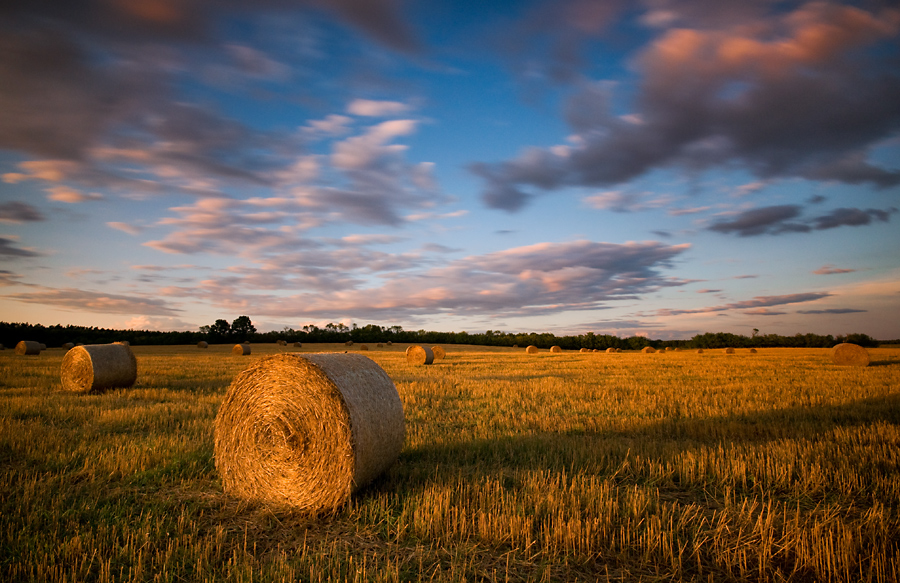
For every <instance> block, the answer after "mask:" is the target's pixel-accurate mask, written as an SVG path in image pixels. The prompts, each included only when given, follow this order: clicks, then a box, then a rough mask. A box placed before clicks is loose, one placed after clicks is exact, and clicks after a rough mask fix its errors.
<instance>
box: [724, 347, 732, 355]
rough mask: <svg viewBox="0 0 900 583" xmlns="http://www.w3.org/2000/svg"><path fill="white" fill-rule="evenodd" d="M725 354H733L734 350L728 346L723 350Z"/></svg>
mask: <svg viewBox="0 0 900 583" xmlns="http://www.w3.org/2000/svg"><path fill="white" fill-rule="evenodd" d="M725 354H734V348H732V347H731V346H729V347H728V348H726V349H725Z"/></svg>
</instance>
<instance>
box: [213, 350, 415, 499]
mask: <svg viewBox="0 0 900 583" xmlns="http://www.w3.org/2000/svg"><path fill="white" fill-rule="evenodd" d="M404 425H405V423H404V418H403V404H402V403H401V402H400V396H399V394H398V393H397V387H396V386H395V385H394V383H393V381H391V379H390V377H388V375H387V373H385V372H384V370H383V369H382V368H381V367H380V366H378V365H377V364H376V363H375V362H374V361H372V360H370V359H369V358H367V357H365V356H363V355H361V354H355V353H334V352H332V353H315V354H304V355H302V356H301V355H299V354H290V353H285V354H278V355H275V356H268V357H264V358H260V359H259V360H258V361H257V362H256V363H254V364H253V365H252V366H251V367H250V368H248V369H247V370H245V371H243V372H242V373H240V374H239V375H238V376H236V377H235V379H234V380H233V382H232V383H231V386H230V387H229V388H228V391H227V392H226V394H225V397H224V399H223V400H222V405H221V407H220V408H219V413H218V415H216V422H215V437H214V440H215V446H214V447H215V461H216V469H217V470H218V472H219V475H220V476H221V478H222V482H223V485H224V489H225V492H226V493H227V494H230V495H233V496H237V497H240V498H244V499H249V500H258V501H262V502H264V503H268V504H272V505H277V506H288V507H292V508H294V509H297V510H301V511H304V512H306V513H310V514H321V513H326V512H330V511H334V510H336V509H337V508H339V507H340V506H342V505H343V504H344V503H345V502H347V500H348V499H349V497H350V495H351V494H352V493H353V492H355V491H357V490H359V489H360V488H362V487H363V486H364V485H366V484H367V483H369V482H370V481H372V480H373V479H375V478H376V477H378V476H379V475H380V474H381V473H383V472H384V471H385V470H387V469H388V468H389V467H390V466H391V464H393V463H394V461H395V460H396V459H397V456H398V455H399V454H400V450H401V449H402V448H403V440H404V434H405V427H404Z"/></svg>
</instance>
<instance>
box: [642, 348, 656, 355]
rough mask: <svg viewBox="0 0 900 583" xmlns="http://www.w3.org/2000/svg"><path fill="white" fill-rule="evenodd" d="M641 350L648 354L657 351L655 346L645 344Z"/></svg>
mask: <svg viewBox="0 0 900 583" xmlns="http://www.w3.org/2000/svg"><path fill="white" fill-rule="evenodd" d="M641 352H646V353H647V354H653V353H654V352H656V349H655V348H653V347H652V346H645V347H643V348H642V349H641Z"/></svg>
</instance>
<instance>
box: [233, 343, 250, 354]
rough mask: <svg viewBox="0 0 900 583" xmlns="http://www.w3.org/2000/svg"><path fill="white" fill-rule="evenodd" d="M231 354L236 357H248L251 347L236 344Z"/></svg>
mask: <svg viewBox="0 0 900 583" xmlns="http://www.w3.org/2000/svg"><path fill="white" fill-rule="evenodd" d="M231 354H234V355H236V356H247V355H248V354H250V345H249V344H235V345H234V348H232V349H231Z"/></svg>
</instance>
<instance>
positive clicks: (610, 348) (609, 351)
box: [606, 346, 616, 354]
mask: <svg viewBox="0 0 900 583" xmlns="http://www.w3.org/2000/svg"><path fill="white" fill-rule="evenodd" d="M615 352H616V349H615V348H613V347H612V346H610V347H609V348H607V349H606V353H607V354H615Z"/></svg>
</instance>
